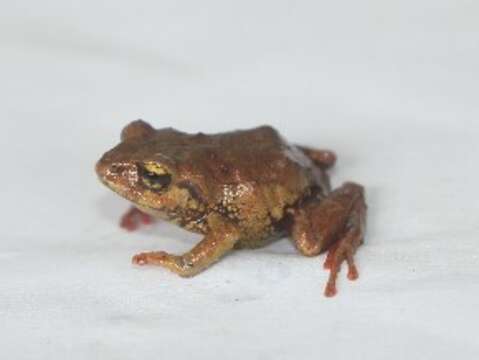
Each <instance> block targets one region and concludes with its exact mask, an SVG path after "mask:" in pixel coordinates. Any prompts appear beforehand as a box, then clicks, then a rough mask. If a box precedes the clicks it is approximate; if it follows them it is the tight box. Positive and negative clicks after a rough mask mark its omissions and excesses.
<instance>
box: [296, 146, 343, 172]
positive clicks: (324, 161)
mask: <svg viewBox="0 0 479 360" xmlns="http://www.w3.org/2000/svg"><path fill="white" fill-rule="evenodd" d="M298 148H299V149H300V150H301V151H302V152H303V153H304V154H305V155H306V156H307V157H309V158H310V159H311V160H312V161H313V162H314V163H315V164H316V165H317V166H319V167H320V168H321V169H329V168H330V167H332V166H333V165H334V164H335V163H336V159H337V157H336V154H335V153H334V152H332V151H330V150H319V149H313V148H310V147H306V146H298Z"/></svg>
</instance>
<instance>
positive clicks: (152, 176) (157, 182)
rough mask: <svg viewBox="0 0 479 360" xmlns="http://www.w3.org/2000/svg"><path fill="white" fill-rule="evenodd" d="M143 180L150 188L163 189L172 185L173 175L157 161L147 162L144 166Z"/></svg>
mask: <svg viewBox="0 0 479 360" xmlns="http://www.w3.org/2000/svg"><path fill="white" fill-rule="evenodd" d="M141 181H142V182H143V184H144V185H145V186H146V187H147V188H149V189H152V190H162V189H165V188H167V187H168V185H170V183H171V175H170V174H169V173H168V172H167V171H166V169H165V168H163V167H162V166H160V165H158V164H157V163H154V162H147V163H145V164H144V166H143V168H142V172H141Z"/></svg>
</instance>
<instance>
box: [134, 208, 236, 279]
mask: <svg viewBox="0 0 479 360" xmlns="http://www.w3.org/2000/svg"><path fill="white" fill-rule="evenodd" d="M208 226H209V228H210V232H209V233H208V234H206V235H205V237H204V238H203V240H201V241H200V242H199V243H198V244H197V245H196V246H195V247H194V248H193V249H191V250H190V251H188V252H187V253H185V254H183V255H171V254H168V253H166V252H164V251H152V252H146V253H141V254H138V255H135V256H133V259H132V262H133V264H136V265H158V266H163V267H165V268H167V269H169V270H171V271H173V272H175V273H177V274H178V275H180V276H184V277H188V276H193V275H196V274H197V273H199V272H201V271H202V270H204V269H206V268H207V267H208V266H210V265H211V264H213V263H214V262H215V261H217V260H219V258H220V257H221V256H223V255H224V254H226V253H227V252H228V251H230V250H231V249H233V247H234V244H235V243H236V242H237V241H238V239H239V231H238V230H237V229H236V227H235V225H233V224H231V223H229V222H228V220H224V219H222V218H221V217H219V216H217V215H210V217H209V218H208Z"/></svg>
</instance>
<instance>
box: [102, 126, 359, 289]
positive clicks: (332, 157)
mask: <svg viewBox="0 0 479 360" xmlns="http://www.w3.org/2000/svg"><path fill="white" fill-rule="evenodd" d="M336 160H337V156H336V154H335V153H334V152H333V151H331V150H327V149H321V148H315V147H309V146H303V145H297V144H293V143H289V142H288V141H287V140H285V139H284V138H283V136H282V135H280V133H279V132H278V131H277V130H276V129H274V128H273V127H271V126H268V125H263V126H259V127H256V128H252V129H243V130H235V131H229V132H222V133H216V134H205V133H201V132H199V133H194V134H190V133H186V132H182V131H178V130H175V129H174V128H171V127H167V128H159V129H155V128H154V127H153V126H152V125H150V124H149V123H147V122H145V121H143V120H136V121H133V122H131V123H129V124H128V125H127V126H125V127H124V128H123V130H122V132H121V139H120V142H119V143H118V144H117V145H116V146H115V147H113V148H112V149H111V150H109V151H107V152H106V153H105V154H104V155H103V156H102V157H101V158H100V160H99V161H98V162H97V163H96V173H97V175H98V178H99V179H100V181H101V182H102V183H103V184H105V185H106V186H107V187H108V188H110V189H111V190H113V191H114V192H115V193H117V194H118V195H120V196H121V197H123V198H125V199H127V200H128V201H129V202H131V203H132V207H131V208H130V210H128V211H127V212H126V214H125V215H124V216H123V217H122V219H121V221H120V225H121V227H123V228H125V229H126V230H129V231H133V230H136V229H138V228H139V227H140V226H142V224H150V223H151V222H152V221H153V220H154V219H163V220H166V221H169V222H172V223H174V224H177V225H179V226H180V227H182V228H184V229H186V230H188V231H191V232H194V233H197V234H200V235H201V236H202V238H201V240H200V241H199V242H198V243H197V244H196V245H195V246H194V247H193V248H192V249H191V250H189V251H187V252H185V253H183V254H180V255H177V254H170V253H168V252H165V251H149V252H142V253H139V254H137V255H134V256H133V258H132V263H133V264H136V265H140V266H144V265H155V266H161V267H164V268H166V269H169V270H170V271H172V272H174V273H176V274H178V275H180V276H182V277H191V276H194V275H196V274H199V273H200V272H202V271H204V270H205V269H207V268H209V267H210V266H211V265H212V264H214V263H215V262H217V261H218V260H220V259H221V258H222V257H224V256H225V255H226V254H228V253H230V252H232V251H234V250H237V249H255V248H260V247H264V246H266V245H267V244H269V243H271V242H272V241H274V240H277V239H280V238H282V237H288V238H289V239H290V240H291V241H292V243H293V245H294V247H295V248H296V249H297V251H298V252H299V253H300V254H301V255H304V256H307V257H313V256H317V255H319V254H322V253H327V254H326V257H325V262H324V268H325V269H326V270H328V271H329V276H328V280H327V282H326V286H325V289H324V295H326V296H327V297H331V296H334V295H336V293H337V285H336V283H337V277H338V273H339V271H340V269H341V267H342V264H344V263H346V264H347V267H348V273H347V277H348V278H349V279H350V280H356V279H357V278H358V270H357V266H356V263H355V254H356V251H357V249H358V248H359V246H360V245H361V244H363V242H364V236H365V228H366V213H367V205H366V201H365V190H364V187H363V186H362V185H360V184H358V183H355V182H345V183H344V184H342V185H341V186H340V187H337V188H335V189H333V188H332V187H331V184H330V179H329V170H330V169H331V168H332V167H333V165H335V163H336Z"/></svg>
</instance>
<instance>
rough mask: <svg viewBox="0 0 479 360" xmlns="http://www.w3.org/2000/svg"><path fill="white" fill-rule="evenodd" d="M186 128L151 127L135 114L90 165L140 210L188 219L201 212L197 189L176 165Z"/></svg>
mask: <svg viewBox="0 0 479 360" xmlns="http://www.w3.org/2000/svg"><path fill="white" fill-rule="evenodd" d="M186 137H187V135H186V134H184V133H181V132H178V131H176V130H173V129H170V128H167V129H159V130H155V129H154V128H153V127H151V126H150V125H149V124H148V123H146V122H144V121H141V120H137V121H134V122H132V123H130V124H129V125H128V126H126V127H125V128H124V129H123V131H122V135H121V140H122V141H121V142H120V144H118V145H117V146H115V147H114V148H113V149H111V150H110V151H108V152H106V153H105V154H104V155H103V157H102V158H101V159H100V160H99V161H98V163H97V165H96V172H97V174H98V177H99V178H100V180H101V181H102V182H103V183H104V184H105V185H106V186H108V187H109V188H110V189H112V190H113V191H115V192H116V193H118V194H119V195H121V196H123V197H124V198H126V199H128V200H129V201H131V202H133V203H134V204H135V206H137V207H139V208H140V209H141V210H143V211H145V212H147V213H150V214H153V215H155V216H158V217H162V218H165V219H168V220H172V221H176V222H179V223H180V224H184V225H188V224H189V223H190V222H195V221H197V220H198V219H200V218H202V217H203V215H204V214H203V212H204V208H205V207H204V205H203V202H202V201H201V197H200V196H199V194H198V189H197V188H196V186H195V184H193V183H192V182H191V179H189V178H188V176H185V170H184V169H183V168H182V167H181V166H178V164H182V163H183V162H184V157H185V156H187V155H188V154H187V153H185V151H184V148H185V144H184V142H185V138H186Z"/></svg>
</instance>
